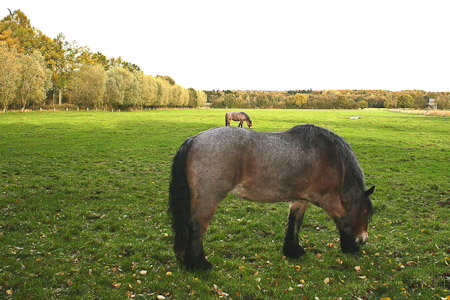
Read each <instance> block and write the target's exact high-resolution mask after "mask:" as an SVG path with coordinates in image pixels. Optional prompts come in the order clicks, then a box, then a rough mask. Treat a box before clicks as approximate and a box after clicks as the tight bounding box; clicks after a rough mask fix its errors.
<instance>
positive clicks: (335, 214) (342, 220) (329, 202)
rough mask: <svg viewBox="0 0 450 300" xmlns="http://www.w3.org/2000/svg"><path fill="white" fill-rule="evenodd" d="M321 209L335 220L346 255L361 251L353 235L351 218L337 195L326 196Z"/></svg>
mask: <svg viewBox="0 0 450 300" xmlns="http://www.w3.org/2000/svg"><path fill="white" fill-rule="evenodd" d="M323 200H324V202H323V203H322V205H321V207H322V208H323V209H324V210H325V212H326V213H327V214H328V215H329V216H330V217H331V218H332V219H333V220H334V222H335V223H336V227H337V228H338V230H339V235H340V238H341V249H342V252H344V253H357V252H358V251H359V247H358V244H357V243H356V238H355V235H354V234H353V230H352V224H351V222H350V218H349V216H348V214H347V212H346V211H345V208H344V207H343V205H342V202H341V199H340V197H339V196H337V195H328V197H327V195H325V196H324V197H323Z"/></svg>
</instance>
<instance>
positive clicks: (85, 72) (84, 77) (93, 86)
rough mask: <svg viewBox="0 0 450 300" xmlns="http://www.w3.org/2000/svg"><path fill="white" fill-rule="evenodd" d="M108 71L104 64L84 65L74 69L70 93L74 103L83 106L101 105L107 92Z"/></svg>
mask: <svg viewBox="0 0 450 300" xmlns="http://www.w3.org/2000/svg"><path fill="white" fill-rule="evenodd" d="M105 85H106V71H105V70H104V68H103V66H102V65H100V64H96V65H93V66H83V67H82V68H81V69H79V70H77V71H74V73H73V75H72V78H71V81H70V84H69V88H68V94H69V98H70V99H71V101H73V103H74V104H77V105H81V106H91V105H92V106H96V107H98V106H100V105H102V104H103V96H104V94H105Z"/></svg>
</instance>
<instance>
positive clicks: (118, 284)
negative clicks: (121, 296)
mask: <svg viewBox="0 0 450 300" xmlns="http://www.w3.org/2000/svg"><path fill="white" fill-rule="evenodd" d="M121 285H122V284H121V283H120V282H119V283H113V286H114V287H115V288H118V287H119V286H121Z"/></svg>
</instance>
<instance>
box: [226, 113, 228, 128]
mask: <svg viewBox="0 0 450 300" xmlns="http://www.w3.org/2000/svg"><path fill="white" fill-rule="evenodd" d="M225 126H228V113H226V114H225Z"/></svg>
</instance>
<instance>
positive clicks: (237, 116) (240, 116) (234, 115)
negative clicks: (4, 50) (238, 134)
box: [225, 111, 253, 128]
mask: <svg viewBox="0 0 450 300" xmlns="http://www.w3.org/2000/svg"><path fill="white" fill-rule="evenodd" d="M231 120H233V121H239V125H238V127H242V123H244V121H245V122H247V126H248V128H253V125H252V120H250V117H249V116H248V115H247V114H246V113H245V112H243V111H241V112H235V111H230V112H227V113H226V114H225V126H230V121H231Z"/></svg>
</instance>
